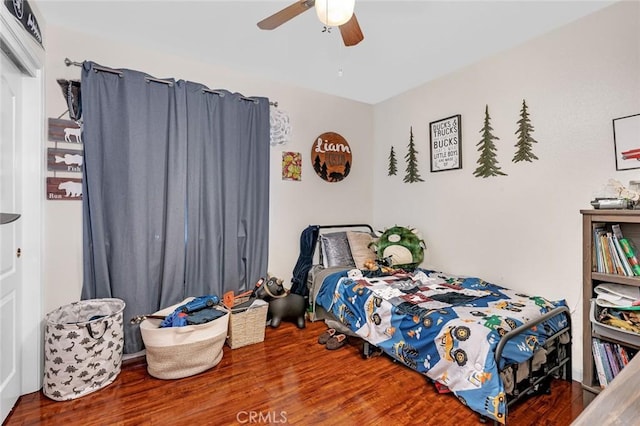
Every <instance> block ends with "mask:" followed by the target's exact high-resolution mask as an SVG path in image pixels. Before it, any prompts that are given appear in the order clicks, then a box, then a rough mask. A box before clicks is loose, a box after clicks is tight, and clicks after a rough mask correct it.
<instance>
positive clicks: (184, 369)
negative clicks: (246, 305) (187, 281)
mask: <svg viewBox="0 0 640 426" xmlns="http://www.w3.org/2000/svg"><path fill="white" fill-rule="evenodd" d="M192 299H193V298H187V299H185V300H184V301H182V302H181V303H179V304H177V305H173V306H170V307H168V308H166V309H163V310H161V311H158V312H156V313H155V314H154V315H169V314H170V313H171V312H173V311H174V310H175V309H176V308H177V307H178V306H180V305H183V304H185V303H187V302H188V301H190V300H192ZM215 309H220V310H226V309H225V308H222V307H220V306H218V307H215ZM229 317H230V315H229V314H227V315H224V316H222V317H220V318H217V319H215V320H213V321H209V322H207V323H204V324H196V325H187V326H184V327H167V328H160V322H161V320H159V319H155V318H147V319H145V320H144V321H142V323H140V332H141V333H142V340H143V341H144V345H145V348H146V356H147V371H148V372H149V374H150V375H151V376H153V377H156V378H158V379H165V380H169V379H180V378H183V377H188V376H193V375H195V374H198V373H201V372H203V371H205V370H208V369H210V368H212V367H215V366H216V365H217V364H218V363H219V362H220V361H221V360H222V355H223V352H222V346H223V345H224V341H225V337H226V335H227V329H228V321H229Z"/></svg>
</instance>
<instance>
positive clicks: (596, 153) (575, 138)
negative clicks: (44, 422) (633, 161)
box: [373, 2, 640, 379]
mask: <svg viewBox="0 0 640 426" xmlns="http://www.w3.org/2000/svg"><path fill="white" fill-rule="evenodd" d="M523 99H526V102H527V105H528V107H529V113H530V119H531V123H532V124H533V126H534V128H535V130H534V133H533V137H534V138H535V139H536V140H537V141H538V143H537V144H535V145H534V153H535V154H536V155H537V156H538V157H539V160H538V161H535V162H533V163H528V162H524V163H523V162H520V163H513V162H512V161H511V159H512V158H513V155H514V153H515V147H514V144H515V142H516V136H515V131H516V129H517V124H516V123H517V120H518V119H519V118H520V117H519V114H520V109H521V106H522V100H523ZM485 105H488V106H489V114H490V117H491V125H492V127H493V129H494V131H493V134H494V135H495V136H498V137H499V138H500V139H499V140H498V141H496V145H497V148H498V151H497V152H498V161H499V163H500V166H501V167H502V171H503V172H505V173H507V174H508V176H498V177H489V178H476V177H474V176H473V172H474V170H475V169H476V167H477V163H476V162H477V159H478V156H479V155H478V151H477V147H476V144H477V143H478V142H479V141H480V137H481V135H480V130H481V129H482V126H483V120H484V110H485ZM637 113H640V3H638V2H623V3H619V4H615V5H613V6H611V7H609V8H607V9H604V10H603V11H601V12H599V13H597V14H595V15H592V16H588V17H586V18H583V19H581V20H579V21H576V22H575V23H573V24H570V25H568V26H566V27H564V28H561V29H559V30H556V31H554V32H552V33H549V34H547V35H545V36H543V37H540V38H538V39H536V40H534V41H531V42H528V43H526V44H524V45H522V46H519V47H517V48H515V49H513V50H510V51H508V52H505V53H503V54H500V55H497V56H495V57H492V58H489V59H487V60H484V61H482V62H480V63H477V64H475V65H473V66H470V67H467V68H465V69H462V70H460V71H458V72H456V73H453V74H450V75H447V76H445V77H443V78H441V79H438V80H437V81H433V82H430V83H428V84H425V85H424V86H421V87H419V88H416V89H414V90H411V91H409V92H407V93H404V94H402V95H400V96H397V97H395V98H393V99H390V100H388V101H385V102H383V103H381V104H378V105H376V107H375V118H374V123H375V130H374V134H375V147H376V152H375V167H374V168H373V171H374V175H373V181H374V184H375V188H376V193H377V194H388V195H387V196H384V195H378V196H376V197H375V199H374V201H373V204H374V222H375V223H376V225H378V226H390V225H394V224H398V225H411V226H414V227H416V228H417V229H418V230H419V231H421V233H422V234H423V236H424V238H425V241H426V244H427V252H426V256H425V257H426V260H425V263H424V265H425V266H427V267H431V268H434V269H437V270H442V271H447V272H452V273H457V274H461V275H473V276H479V277H482V278H484V279H486V280H489V281H491V282H494V283H496V284H502V285H505V286H508V287H510V288H514V289H518V290H522V291H523V292H527V293H531V294H532V293H535V294H539V295H542V296H545V297H547V298H550V299H566V301H567V303H568V305H569V307H570V308H571V310H572V312H574V314H573V321H574V322H573V324H574V334H573V335H574V345H573V348H574V355H575V356H576V357H575V358H574V362H573V370H574V373H576V375H574V377H576V378H578V379H579V378H581V376H582V358H581V357H582V353H581V344H582V334H581V333H582V327H581V326H582V324H581V315H582V313H581V312H582V310H581V305H580V303H581V300H582V296H583V295H582V273H581V267H582V264H581V260H582V251H581V247H582V245H581V244H582V242H581V219H582V218H581V215H580V212H579V210H580V209H588V208H590V207H591V206H590V204H589V201H590V200H591V199H592V198H593V195H594V192H595V191H597V190H598V189H599V188H601V187H602V186H603V185H604V184H606V183H607V181H608V179H609V178H615V179H618V180H620V181H621V182H623V183H625V184H626V183H628V181H629V180H631V179H640V170H631V171H625V172H616V168H615V159H614V146H613V134H612V121H611V120H612V119H613V118H616V117H622V116H626V115H630V114H637ZM455 114H461V115H462V152H463V154H462V158H463V167H462V169H461V170H453V171H441V172H437V173H430V172H429V170H430V167H429V158H430V157H429V130H428V126H429V122H431V121H435V120H439V119H442V118H445V117H449V116H451V115H455ZM409 126H413V131H414V137H415V143H416V145H417V149H418V151H419V168H420V172H421V176H422V178H423V179H424V182H421V183H413V184H407V183H403V182H402V178H403V176H404V171H405V167H406V166H405V163H404V161H403V160H402V161H400V162H399V174H398V176H396V177H388V176H387V173H386V172H387V161H388V160H387V158H388V155H389V149H390V146H391V145H393V146H394V147H395V150H396V154H397V157H398V158H399V159H403V157H404V155H405V154H406V152H407V145H408V141H409Z"/></svg>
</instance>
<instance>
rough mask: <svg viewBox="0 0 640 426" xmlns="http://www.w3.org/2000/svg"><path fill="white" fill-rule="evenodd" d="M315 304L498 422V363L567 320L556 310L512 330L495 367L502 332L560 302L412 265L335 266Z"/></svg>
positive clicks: (501, 411)
mask: <svg viewBox="0 0 640 426" xmlns="http://www.w3.org/2000/svg"><path fill="white" fill-rule="evenodd" d="M316 303H317V304H319V305H320V306H322V307H324V308H325V309H326V310H327V311H329V312H331V313H332V314H333V315H334V316H335V317H336V318H338V319H339V320H340V321H341V322H342V323H343V324H345V325H346V326H348V327H349V328H350V329H351V330H352V331H354V332H355V333H356V334H357V335H359V336H360V337H362V338H363V339H364V340H367V341H369V342H370V343H372V344H374V345H376V346H377V347H379V348H381V349H382V350H383V351H384V352H385V353H387V354H388V355H390V356H391V357H393V358H395V359H397V360H398V361H400V362H402V363H403V364H405V365H407V366H408V367H410V368H412V369H414V370H416V371H419V372H420V373H423V374H425V375H426V376H428V377H429V378H431V379H433V380H434V381H437V382H439V383H441V384H443V385H445V386H446V387H448V388H449V390H451V391H452V392H453V393H454V394H455V395H456V396H457V397H458V398H459V399H460V400H461V401H462V402H463V403H464V404H465V405H468V406H469V407H470V408H471V409H473V410H474V411H476V412H478V413H480V414H482V415H485V416H487V417H489V418H493V419H496V420H498V421H500V422H504V418H505V413H506V397H505V392H504V387H503V383H502V380H501V379H500V376H499V372H498V370H499V367H500V368H502V367H503V366H504V364H505V363H508V364H511V363H520V362H522V361H525V360H527V359H529V358H531V357H532V355H533V351H534V350H536V349H537V348H538V347H539V346H541V345H543V344H544V343H545V340H546V337H547V336H550V335H552V334H553V333H555V332H556V331H558V330H560V329H562V328H564V327H566V326H567V318H566V317H565V316H564V315H559V316H555V317H553V318H552V319H551V320H548V321H545V322H544V323H542V324H541V325H539V326H537V327H533V328H532V329H530V330H529V331H527V332H525V333H523V334H520V335H518V336H516V337H515V338H513V339H511V340H510V341H509V342H508V343H507V345H506V346H505V349H504V350H503V354H502V359H501V361H500V362H501V365H500V366H498V365H496V361H495V358H494V356H495V351H496V347H497V345H498V341H499V340H500V337H501V336H502V335H504V334H506V333H507V332H508V331H510V330H512V329H514V328H516V327H518V326H520V325H522V324H523V323H525V322H528V321H530V320H533V319H536V318H539V317H540V316H541V315H542V314H544V313H546V312H549V311H550V310H552V309H554V308H556V307H558V306H566V304H565V302H564V301H559V302H550V301H548V300H546V299H544V298H542V297H532V296H527V295H524V294H520V293H517V292H514V291H512V290H508V289H505V288H502V287H500V286H497V285H495V284H490V283H488V282H486V281H483V280H481V279H479V278H462V277H456V276H451V275H446V274H443V273H440V272H436V271H427V270H420V269H418V270H416V271H415V272H414V273H397V274H394V275H389V276H381V277H371V278H366V277H355V278H349V277H348V276H347V271H343V272H337V273H335V274H332V275H329V276H328V277H327V278H326V279H325V280H324V283H323V284H322V287H321V289H320V291H319V293H318V296H317V298H316Z"/></svg>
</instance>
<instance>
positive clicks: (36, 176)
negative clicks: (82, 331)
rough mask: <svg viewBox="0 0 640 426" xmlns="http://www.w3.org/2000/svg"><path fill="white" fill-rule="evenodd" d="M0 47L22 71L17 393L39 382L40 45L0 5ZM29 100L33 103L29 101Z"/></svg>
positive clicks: (42, 148)
mask: <svg viewBox="0 0 640 426" xmlns="http://www.w3.org/2000/svg"><path fill="white" fill-rule="evenodd" d="M0 47H1V48H2V50H3V51H4V52H5V53H7V55H8V56H9V57H10V58H11V59H12V60H13V61H14V62H15V63H16V65H17V66H18V68H19V69H20V70H21V71H22V72H23V73H24V78H23V87H22V92H23V95H24V102H23V108H22V117H23V123H22V136H23V144H22V150H21V151H22V159H21V161H20V163H19V164H21V166H22V173H21V180H22V209H23V211H21V212H17V213H20V214H21V217H20V219H18V220H19V221H21V222H22V224H21V225H22V247H21V248H22V253H23V256H22V258H21V260H20V261H21V262H22V283H21V284H20V285H21V289H22V295H23V296H22V297H21V299H22V300H21V306H19V307H18V309H19V312H20V316H21V318H19V323H20V324H21V327H20V329H19V330H18V332H19V338H20V339H21V342H20V343H21V345H20V346H21V354H20V355H21V359H22V372H21V392H20V394H21V395H24V394H27V393H31V392H35V391H37V390H39V389H40V388H41V387H42V374H43V364H44V359H43V341H42V340H43V322H44V312H43V306H44V304H43V293H44V288H43V282H44V280H43V276H42V265H43V252H42V250H43V247H44V245H43V235H44V199H45V184H44V175H45V172H44V171H45V162H44V159H45V145H46V143H45V141H46V135H45V125H44V123H45V88H44V63H45V51H44V49H43V48H42V47H41V46H40V45H38V44H37V43H36V42H35V41H34V40H33V39H32V38H31V36H30V35H29V34H28V33H27V32H26V30H25V29H24V28H22V26H21V25H20V24H19V23H18V22H17V20H16V19H15V18H14V17H13V16H12V15H11V13H10V12H9V11H8V10H7V8H6V7H5V6H3V5H0ZM34 105H35V106H36V107H34Z"/></svg>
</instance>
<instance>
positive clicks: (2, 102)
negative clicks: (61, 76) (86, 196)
mask: <svg viewBox="0 0 640 426" xmlns="http://www.w3.org/2000/svg"><path fill="white" fill-rule="evenodd" d="M0 56H1V59H0V61H1V62H0V213H4V214H6V213H21V212H22V210H21V208H22V203H21V194H22V191H21V180H20V178H19V176H20V175H21V173H22V171H21V168H20V164H21V157H20V154H21V131H22V124H21V119H22V114H21V112H20V111H22V106H21V104H20V103H21V101H22V90H21V88H22V74H21V73H20V71H19V70H18V69H17V68H16V66H15V65H14V64H13V62H12V61H11V60H10V59H9V58H8V57H7V56H6V55H5V54H4V52H0ZM5 217H6V216H5ZM22 222H23V221H21V220H20V219H18V220H16V221H14V222H11V223H7V224H0V399H1V400H2V404H1V405H2V407H1V409H2V411H1V412H0V415H1V417H0V420H1V421H4V419H5V418H6V417H7V415H8V414H9V412H10V411H11V409H12V408H13V406H14V404H15V403H16V401H17V400H18V397H19V396H20V390H21V380H22V379H21V376H22V374H21V373H22V372H21V362H20V352H21V343H20V342H21V341H22V336H21V334H20V324H19V321H18V316H19V315H20V314H21V312H20V310H19V306H20V302H21V299H20V296H21V294H20V293H21V288H20V284H21V282H22V272H21V267H20V258H19V252H18V250H19V249H20V244H21V236H22V232H21V226H22Z"/></svg>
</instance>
